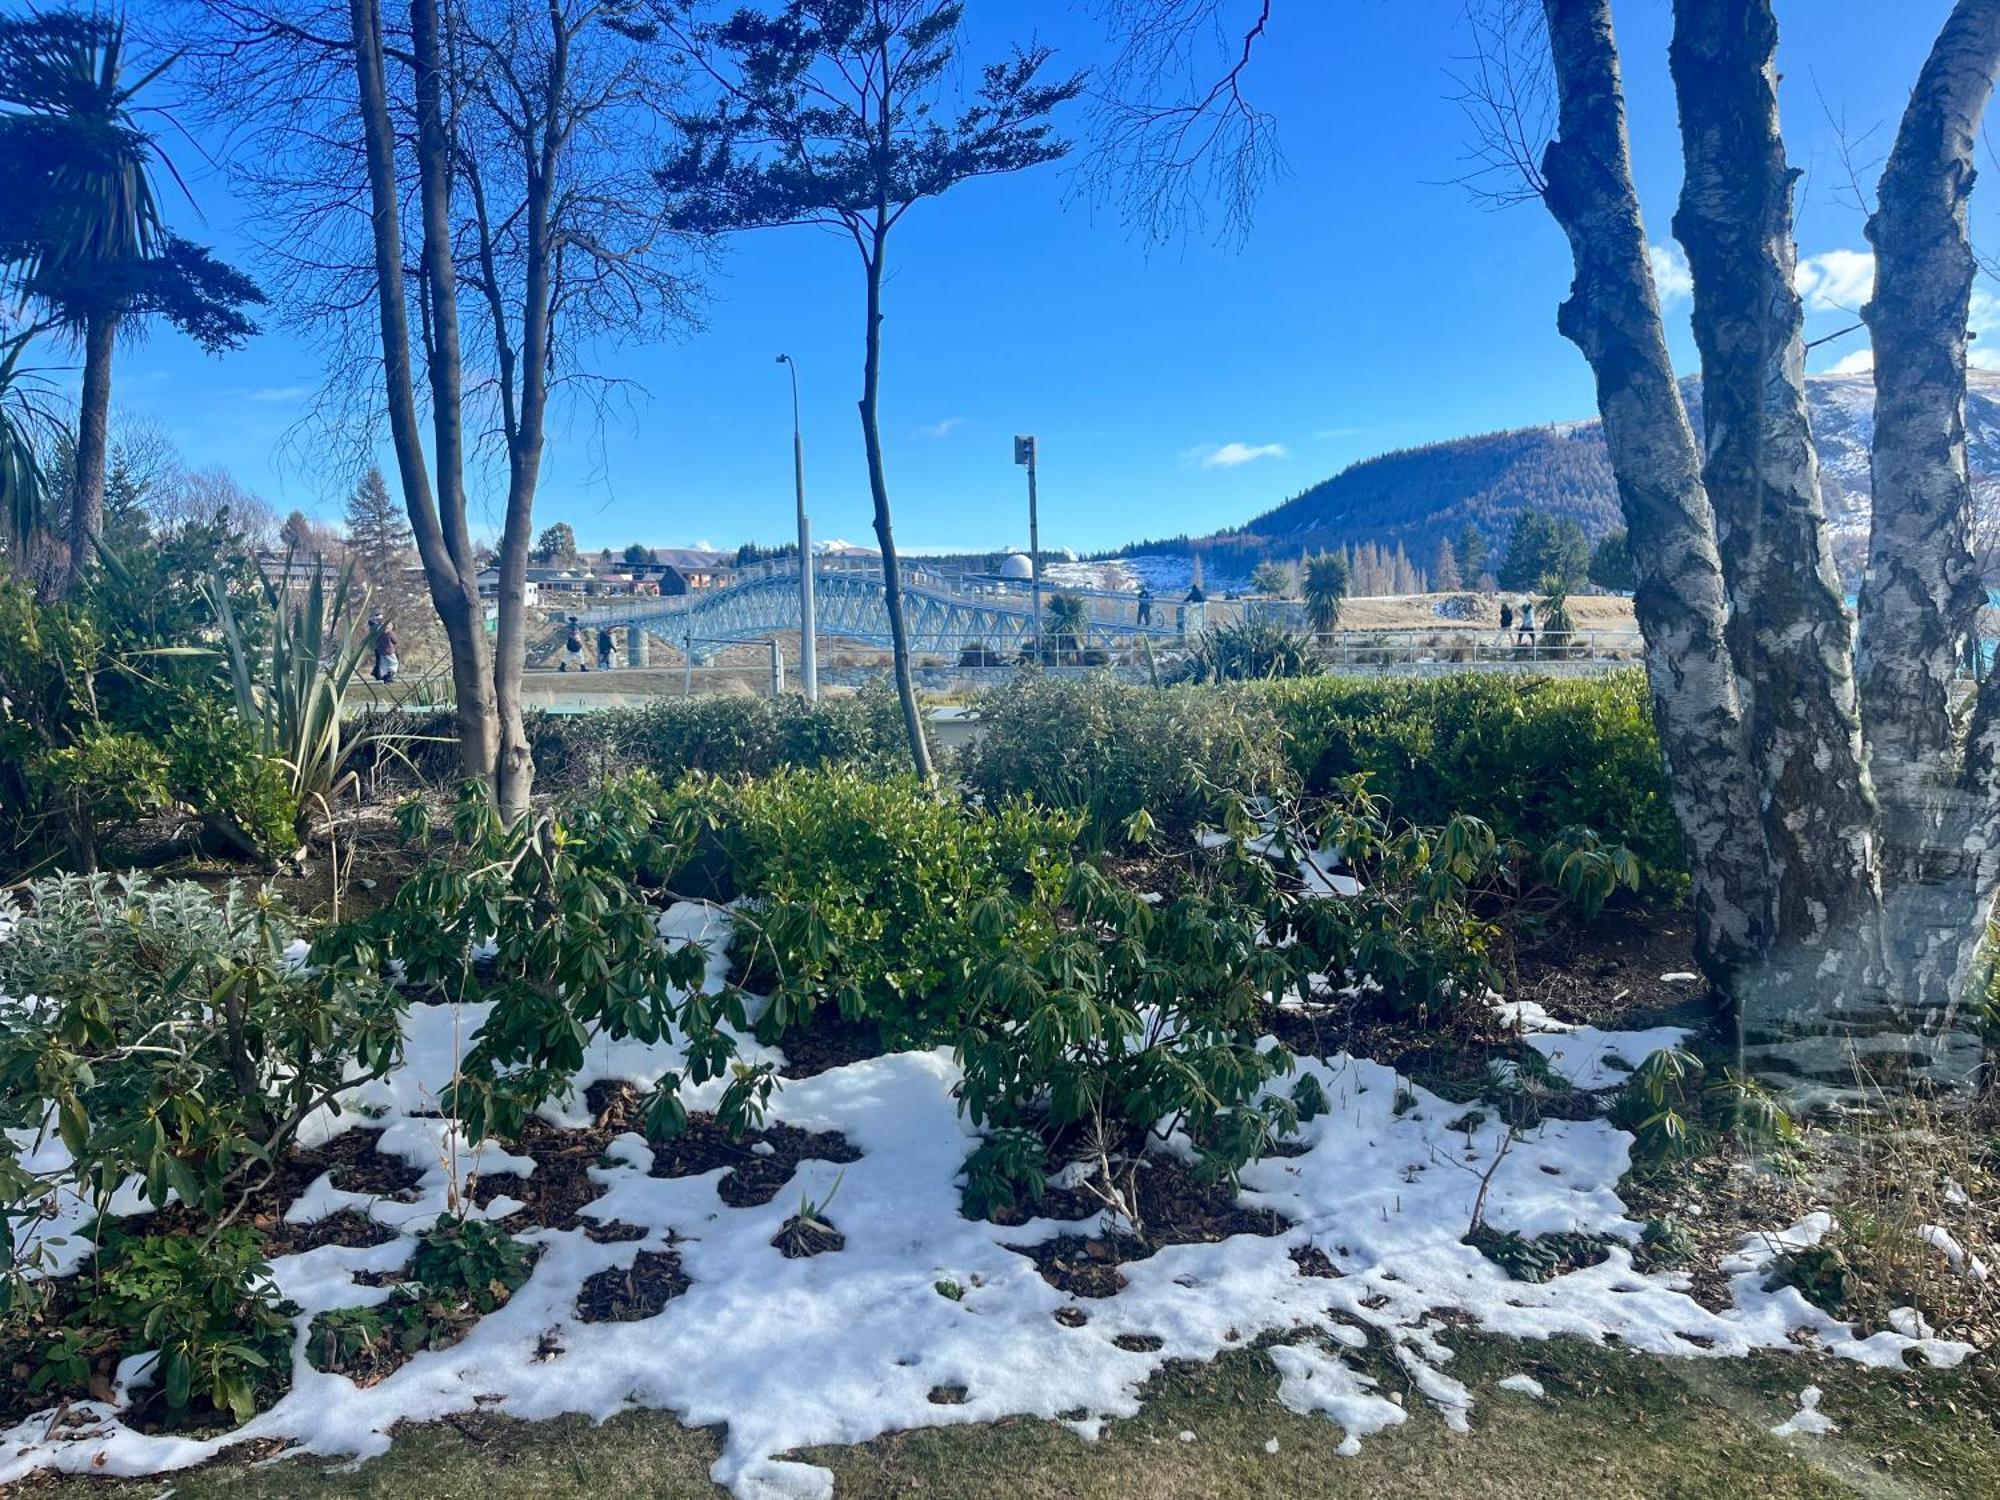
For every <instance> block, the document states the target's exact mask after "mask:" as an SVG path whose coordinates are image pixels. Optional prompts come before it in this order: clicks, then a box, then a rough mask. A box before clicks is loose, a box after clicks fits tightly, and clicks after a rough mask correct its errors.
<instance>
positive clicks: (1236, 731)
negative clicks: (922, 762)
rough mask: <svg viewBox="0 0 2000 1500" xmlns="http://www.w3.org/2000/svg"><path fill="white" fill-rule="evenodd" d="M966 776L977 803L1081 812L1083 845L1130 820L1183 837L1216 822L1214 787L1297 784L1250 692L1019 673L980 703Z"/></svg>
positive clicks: (1120, 832)
mask: <svg viewBox="0 0 2000 1500" xmlns="http://www.w3.org/2000/svg"><path fill="white" fill-rule="evenodd" d="M979 725H980V735H979V738H978V740H977V741H976V742H975V743H974V744H972V745H971V746H970V747H969V748H968V749H967V750H966V751H965V753H964V755H963V757H962V760H961V762H960V766H959V771H960V774H961V776H962V778H963V779H964V781H965V784H966V785H967V786H968V787H969V788H970V789H971V790H972V791H974V792H976V793H977V794H979V795H980V796H982V797H984V798H985V799H986V800H987V801H988V802H990V803H993V804H996V805H997V804H998V803H1000V802H1002V801H1004V800H1006V799H1007V798H1009V797H1029V798H1032V799H1033V800H1034V801H1035V802H1037V803H1039V804H1040V805H1042V806H1044V807H1055V808H1064V809H1068V810H1072V811H1075V812H1080V813H1082V814H1083V816H1084V828H1083V836H1084V840H1085V842H1086V844H1087V845H1088V846H1089V847H1092V848H1105V847H1108V846H1116V845H1119V844H1122V843H1123V842H1124V840H1125V830H1126V828H1127V826H1128V824H1129V823H1130V821H1131V819H1132V818H1133V816H1134V815H1135V814H1137V813H1139V812H1142V811H1143V812H1145V813H1146V814H1148V816H1149V818H1150V820H1151V823H1152V825H1153V826H1154V827H1156V828H1157V829H1158V830H1159V831H1160V832H1161V833H1162V834H1164V835H1165V836H1167V837H1168V838H1171V839H1175V840H1186V839H1187V838H1189V837H1190V836H1191V835H1192V834H1193V833H1194V831H1195V830H1196V829H1197V828H1199V827H1201V826H1202V825H1204V824H1206V823H1212V822H1214V821H1216V814H1217V807H1218V798H1217V789H1224V790H1227V791H1231V792H1235V793H1238V794H1241V795H1244V796H1256V795H1262V794H1268V793H1273V792H1282V791H1286V790H1289V789H1291V788H1293V787H1295V786H1296V784H1297V781H1296V777H1295V776H1294V774H1293V773H1292V771H1291V769H1290V767H1289V766H1288V764H1287V763H1286V760H1285V757H1284V754H1283V749H1282V744H1281V738H1280V734H1279V730H1278V721H1277V719H1276V718H1275V717H1274V716H1273V714H1272V713H1271V710H1270V708H1269V706H1268V704H1267V703H1266V702H1265V701H1264V700H1263V699H1262V698H1261V697H1258V696H1254V695H1245V694H1241V693H1232V692H1223V691H1218V690H1216V689H1215V688H1196V687H1187V688H1173V689H1168V690H1166V691H1164V692H1163V691H1160V690H1158V689H1149V688H1135V687H1126V686H1122V685H1120V684H1117V683H1113V682H1106V681H1102V680H1090V681H1082V682H1078V681H1072V680H1066V679H1062V680H1059V679H1053V678H1045V677H1041V676H1039V675H1036V674H1024V675H1023V676H1021V677H1020V678H1017V679H1016V680H1015V681H1014V682H1013V683H1011V684H1009V685H1008V686H1006V687H1003V688H1000V689H998V690H996V691H995V692H993V693H990V694H987V695H986V696H985V697H983V698H981V699H980V701H979Z"/></svg>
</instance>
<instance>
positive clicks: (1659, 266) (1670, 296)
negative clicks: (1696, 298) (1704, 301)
mask: <svg viewBox="0 0 2000 1500" xmlns="http://www.w3.org/2000/svg"><path fill="white" fill-rule="evenodd" d="M1646 259H1647V260H1648V261H1650V262H1652V266H1653V285H1654V286H1655V287H1657V288H1658V289H1659V293H1660V306H1662V307H1672V306H1673V305H1674V304H1675V303H1676V302H1685V301H1686V300H1687V299H1688V298H1689V297H1691V296H1693V295H1694V273H1693V272H1691V271H1689V270H1688V263H1687V257H1686V256H1685V255H1683V254H1681V247H1680V246H1679V245H1648V246H1647V247H1646Z"/></svg>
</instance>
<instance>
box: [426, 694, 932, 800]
mask: <svg viewBox="0 0 2000 1500" xmlns="http://www.w3.org/2000/svg"><path fill="white" fill-rule="evenodd" d="M900 714H901V709H900V708H899V707H898V706H897V704H896V700H895V695H894V693H893V692H892V691H891V690H890V689H889V687H888V685H887V684H886V683H882V684H874V685H871V686H870V687H868V688H866V689H864V690H863V691H862V692H859V693H856V694H853V695H852V696H849V697H827V698H822V699H821V700H820V701H819V702H818V703H817V704H813V705H808V704H807V703H806V702H805V701H804V700H803V699H801V698H795V697H785V698H781V699H778V700H776V701H775V702H774V701H773V700H771V699H769V698H749V697H743V698H724V697H715V698H670V699H663V700H661V701H658V702H654V703H648V704H645V705H643V706H641V707H637V708H615V709H608V710H606V711H604V712H602V713H593V714H578V715H554V714H537V715H532V716H531V717H530V721H529V723H528V725H527V729H528V740H529V744H530V746H531V747H532V749H533V751H534V756H535V778H536V783H537V784H538V785H540V786H546V787H569V788H572V789H576V790H585V789H587V788H588V787H589V786H591V785H592V784H594V783H595V782H597V781H600V780H602V779H603V778H604V777H606V776H611V775H622V774H623V773H625V772H627V771H634V770H645V771H650V772H652V773H653V774H654V775H655V776H657V777H658V778H659V779H660V780H661V781H662V782H664V783H666V784H667V785H669V786H671V785H672V784H673V783H674V782H676V781H678V780H679V779H680V778H681V777H682V776H684V775H686V774H687V773H688V772H690V771H702V772H707V773H709V774H712V775H716V776H764V775H768V774H770V773H771V772H772V771H775V770H778V769H780V768H781V767H785V766H825V765H844V764H860V765H889V764H893V763H896V762H897V761H899V759H900V755H899V751H900V749H901V747H902V745H903V743H904V742H903V727H902V719H901V717H900ZM445 728H446V730H447V732H448V730H449V725H448V724H447V725H446V726H445ZM427 759H433V760H436V761H437V765H436V766H435V767H434V769H437V770H439V771H441V772H443V773H444V774H449V770H450V768H449V767H448V766H447V765H445V764H444V762H443V759H442V758H441V757H427Z"/></svg>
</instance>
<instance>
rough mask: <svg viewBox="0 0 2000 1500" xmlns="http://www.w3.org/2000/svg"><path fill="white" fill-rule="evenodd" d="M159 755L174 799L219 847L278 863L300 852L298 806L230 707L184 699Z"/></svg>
mask: <svg viewBox="0 0 2000 1500" xmlns="http://www.w3.org/2000/svg"><path fill="white" fill-rule="evenodd" d="M163 748H164V750H165V753H166V756H167V773H166V774H167V780H168V782H169V784H170V785H171V786H172V788H173V791H174V795H175V796H176V797H177V798H178V799H179V800H180V801H183V802H185V803H187V804H188V805H189V806H190V807H192V808H193V809H194V810H195V811H196V812H197V813H199V814H200V815H201V818H202V821H203V822H204V823H205V824H206V825H207V826H208V828H209V830H210V831H211V832H212V833H214V834H215V836H216V837H217V839H218V840H219V841H220V842H221V843H222V845H223V846H224V847H225V848H227V849H229V850H231V851H233V852H236V853H240V854H247V855H250V856H252V857H254V858H257V859H262V860H267V861H268V860H275V859H278V858H281V857H282V856H284V855H287V854H290V853H291V852H292V851H293V850H295V849H297V848H298V846H299V827H298V823H299V801H298V796H297V794H296V793H295V792H294V791H293V790H292V786H291V778H290V777H289V776H288V775H287V774H286V771H285V765H284V762H283V761H280V760H277V759H275V758H273V757H271V756H268V755H265V754H263V753H262V751H261V750H260V749H259V748H258V745H257V741H256V738H255V736H254V734H253V733H252V731H251V730H250V729H249V727H248V726H247V725H245V724H244V722H243V720H242V719H241V718H240V717H238V715H237V714H236V713H235V711H234V710H233V709H231V708H230V707H229V706H228V705H227V704H225V703H223V702H221V701H220V700H219V699H217V698H216V697H214V696H212V695H204V694H189V695H187V698H186V700H185V702H184V704H183V707H182V711H181V713H180V714H179V716H178V717H177V720H176V722H175V724H174V727H173V728H172V729H171V730H169V731H168V733H167V737H166V741H165V744H164V747H163Z"/></svg>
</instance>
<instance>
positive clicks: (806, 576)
mask: <svg viewBox="0 0 2000 1500" xmlns="http://www.w3.org/2000/svg"><path fill="white" fill-rule="evenodd" d="M778 363H779V364H781V365H783V366H784V367H785V368H786V369H787V370H788V371H790V372H791V377H792V488H793V491H794V493H795V494H796V495H797V497H798V503H799V691H800V692H802V693H803V694H804V695H805V700H806V702H808V703H817V702H819V617H818V616H817V615H816V614H815V613H814V611H813V553H812V522H810V521H808V520H807V519H806V445H805V439H804V438H803V437H801V436H800V435H799V367H798V366H797V365H796V364H794V363H793V361H792V357H791V355H789V354H780V355H779V356H778Z"/></svg>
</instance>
